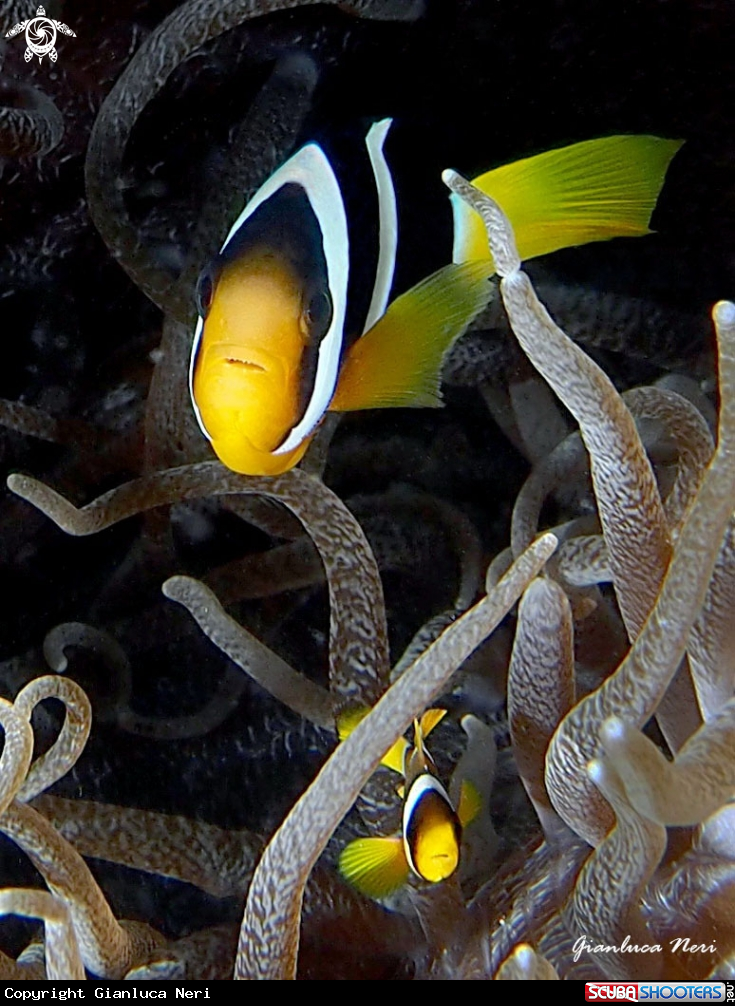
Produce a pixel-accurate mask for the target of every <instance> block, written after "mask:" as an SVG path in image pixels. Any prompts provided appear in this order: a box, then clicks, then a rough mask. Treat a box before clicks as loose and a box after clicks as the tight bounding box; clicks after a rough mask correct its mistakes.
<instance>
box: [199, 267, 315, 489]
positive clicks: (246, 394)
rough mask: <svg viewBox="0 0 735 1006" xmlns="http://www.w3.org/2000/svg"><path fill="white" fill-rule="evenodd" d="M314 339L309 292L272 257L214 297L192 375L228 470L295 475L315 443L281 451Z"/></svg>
mask: <svg viewBox="0 0 735 1006" xmlns="http://www.w3.org/2000/svg"><path fill="white" fill-rule="evenodd" d="M307 338H308V329H307V328H306V326H305V324H304V305H303V291H302V288H301V284H300V283H299V279H298V277H297V276H295V275H294V274H293V272H292V270H291V269H290V268H289V267H288V263H284V262H283V261H279V260H278V259H277V258H276V257H275V256H274V255H273V254H270V253H268V252H267V251H265V250H256V251H254V252H253V253H252V254H250V255H248V256H247V257H246V258H244V259H239V260H236V261H235V262H232V263H230V264H229V265H228V266H226V267H225V268H224V269H223V271H222V273H221V275H220V277H219V279H218V281H217V285H216V288H215V289H214V291H213V293H212V297H211V305H210V307H209V310H208V313H207V317H206V319H205V321H204V327H203V330H202V336H201V343H200V346H199V351H198V353H197V360H196V365H195V368H194V373H193V381H192V390H193V394H194V398H195V401H196V403H197V407H198V409H199V414H200V416H201V420H202V422H203V424H204V426H205V427H206V430H207V433H208V434H209V436H210V438H211V441H212V446H213V447H214V450H215V451H216V453H217V456H218V457H219V459H220V460H221V461H222V463H223V464H225V465H227V467H228V468H231V469H232V470H233V471H236V472H242V473H244V474H248V475H277V474H279V473H280V472H283V471H286V470H287V469H289V468H292V467H293V465H295V464H296V462H297V461H298V460H299V459H300V458H301V456H302V455H303V454H304V452H305V450H306V447H307V446H308V443H309V440H308V439H307V440H305V441H303V442H302V443H301V444H300V445H298V446H297V447H296V448H295V449H294V450H291V451H288V452H286V453H283V454H276V453H274V451H275V450H276V449H277V448H278V447H279V446H280V444H281V443H282V442H283V440H284V439H285V437H286V435H287V433H288V432H289V430H291V429H292V428H293V427H294V425H295V424H296V421H297V418H298V416H297V410H298V402H299V380H300V371H301V360H302V354H303V351H304V347H305V345H306V342H307Z"/></svg>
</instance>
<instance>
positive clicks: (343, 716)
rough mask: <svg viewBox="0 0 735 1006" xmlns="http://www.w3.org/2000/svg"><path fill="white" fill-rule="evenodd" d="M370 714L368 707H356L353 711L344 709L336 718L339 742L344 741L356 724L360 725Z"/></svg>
mask: <svg viewBox="0 0 735 1006" xmlns="http://www.w3.org/2000/svg"><path fill="white" fill-rule="evenodd" d="M369 712H370V708H369V707H368V706H356V707H355V708H353V709H345V710H344V712H341V713H340V714H339V716H338V717H337V733H338V734H339V739H340V740H341V741H343V740H346V739H347V738H348V737H349V736H350V734H351V733H352V731H353V730H354V729H355V727H356V726H357V724H358V723H361V722H362V720H364V719H365V717H366V716H367V714H368V713H369Z"/></svg>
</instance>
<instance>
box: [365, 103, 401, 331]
mask: <svg viewBox="0 0 735 1006" xmlns="http://www.w3.org/2000/svg"><path fill="white" fill-rule="evenodd" d="M392 124H393V120H392V119H382V120H381V121H380V122H376V123H375V124H374V125H372V126H371V127H370V130H369V131H368V134H367V137H366V138H365V144H366V146H367V152H368V157H369V158H370V164H371V165H372V169H373V176H374V178H375V187H376V189H377V191H378V222H379V228H380V229H379V234H378V265H377V269H376V271H375V286H374V287H373V295H372V298H371V300H370V307H369V308H368V313H367V317H366V319H365V327H364V328H363V334H364V333H365V332H367V331H369V330H370V329H371V328H372V327H373V325H374V324H375V323H376V322H377V321H378V320H379V319H380V318H382V317H383V315H384V314H385V310H386V308H387V307H388V298H389V297H390V291H391V287H392V286H393V273H394V272H395V267H396V249H397V247H398V207H397V205H396V190H395V188H394V187H393V176H392V175H391V172H390V168H389V167H388V162H387V161H386V159H385V154H384V153H383V144H384V143H385V138H386V136H387V135H388V130H389V129H390V127H391V125H392Z"/></svg>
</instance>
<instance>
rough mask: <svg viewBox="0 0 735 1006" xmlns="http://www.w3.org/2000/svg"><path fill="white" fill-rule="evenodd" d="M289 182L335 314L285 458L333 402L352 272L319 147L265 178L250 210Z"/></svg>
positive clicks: (339, 209)
mask: <svg viewBox="0 0 735 1006" xmlns="http://www.w3.org/2000/svg"><path fill="white" fill-rule="evenodd" d="M288 182H296V183H297V184H298V185H301V186H302V187H303V189H304V191H305V192H306V194H307V196H308V197H309V202H310V203H311V207H312V209H313V210H314V213H315V214H316V218H317V220H318V221H319V227H320V229H321V232H322V239H323V247H324V258H325V259H326V263H327V283H328V286H329V291H330V293H331V295H332V312H333V313H332V323H331V325H330V326H329V329H328V330H327V334H326V335H325V336H324V338H323V339H322V341H321V343H320V345H319V357H318V362H317V368H316V376H315V378H314V390H313V392H312V395H311V399H310V401H309V404H308V405H307V406H306V411H305V412H304V416H303V418H302V419H301V420H300V421H299V422H298V423H297V424H296V426H294V428H293V429H292V430H291V432H290V433H289V434H288V436H287V437H286V439H285V440H284V442H283V443H282V444H281V446H280V447H279V448H277V449H276V450H275V451H274V452H273V453H274V454H285V453H287V452H288V451H292V450H293V449H294V448H295V447H298V445H299V444H300V443H301V442H302V441H303V440H304V438H305V437H308V436H309V434H310V433H311V432H312V430H313V429H314V427H315V426H316V424H317V423H318V422H319V420H320V419H321V418H322V416H323V415H324V413H325V412H326V411H327V408H328V406H329V403H330V402H331V401H332V396H333V395H334V389H335V387H336V386H337V374H338V371H339V361H340V357H341V355H342V339H343V336H344V327H345V312H346V310H347V281H348V278H349V270H350V240H349V236H348V233H347V216H346V214H345V207H344V203H343V201H342V193H341V192H340V188H339V183H338V181H337V178H336V176H335V174H334V171H333V170H332V166H331V164H330V163H329V161H328V160H327V157H326V155H325V153H324V151H323V150H322V148H321V147H319V146H317V145H316V144H315V143H309V144H307V146H305V147H302V148H301V150H299V151H298V153H296V154H294V156H293V157H292V158H291V160H290V161H287V162H286V164H284V165H283V167H282V168H279V169H278V171H276V173H275V174H274V175H273V176H272V177H271V178H269V179H268V181H267V182H266V183H265V185H264V186H263V187H262V188H261V189H260V191H259V192H258V193H257V195H256V196H255V197H254V199H253V203H255V207H254V208H257V206H259V205H260V203H262V202H263V200H265V199H268V198H269V197H270V196H271V195H273V193H274V192H275V191H276V190H277V189H280V188H281V186H283V185H285V184H287V183H288ZM251 205H252V204H251ZM244 219H247V218H244ZM231 233H232V232H231ZM228 240H229V239H228Z"/></svg>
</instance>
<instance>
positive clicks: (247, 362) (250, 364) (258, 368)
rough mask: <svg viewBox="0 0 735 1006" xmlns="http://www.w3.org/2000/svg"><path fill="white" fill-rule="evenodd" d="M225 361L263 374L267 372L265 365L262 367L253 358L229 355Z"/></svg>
mask: <svg viewBox="0 0 735 1006" xmlns="http://www.w3.org/2000/svg"><path fill="white" fill-rule="evenodd" d="M225 363H229V364H232V365H233V366H236V367H243V368H244V369H245V370H254V371H258V372H259V373H261V374H264V373H265V367H261V365H260V364H259V363H253V361H252V360H237V359H235V357H233V356H228V357H227V358H226V360H225Z"/></svg>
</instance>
